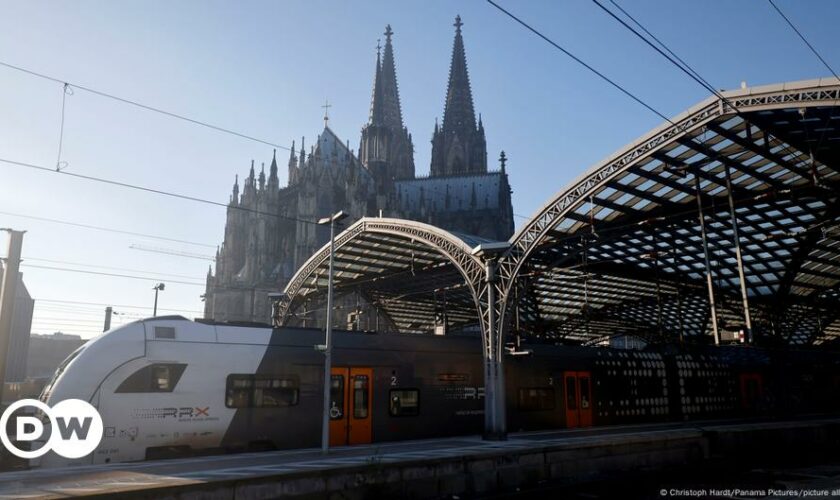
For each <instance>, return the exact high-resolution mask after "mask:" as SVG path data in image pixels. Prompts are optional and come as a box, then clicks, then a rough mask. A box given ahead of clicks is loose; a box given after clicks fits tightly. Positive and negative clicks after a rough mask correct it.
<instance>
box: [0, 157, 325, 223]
mask: <svg viewBox="0 0 840 500" xmlns="http://www.w3.org/2000/svg"><path fill="white" fill-rule="evenodd" d="M0 163H5V164H7V165H13V166H18V167H24V168H30V169H33V170H38V171H41V172H50V173H55V174H60V175H67V176H70V177H75V178H77V179H84V180H88V181H93V182H100V183H103V184H108V185H112V186H119V187H124V188H128V189H135V190H138V191H144V192H147V193H155V194H160V195H164V196H170V197H172V198H178V199H182V200H187V201H194V202H196V203H205V204H208V205H213V206H217V207H223V208H232V209H234V210H242V211H244V212H249V213H253V214H256V215H265V216H270V217H276V218H278V219H285V220H290V221H294V222H303V223H305V224H312V225H316V224H317V222H315V221H311V220H306V219H299V218H297V217H290V216H287V215H283V214H277V213H270V212H263V211H262V210H256V209H253V208H248V207H243V206H240V205H234V204H230V203H222V202H219V201H213V200H208V199H205V198H198V197H196V196H190V195H186V194H181V193H175V192H172V191H164V190H162V189H156V188H150V187H145V186H139V185H137V184H130V183H128V182H122V181H115V180H112V179H105V178H102V177H96V176H93V175H84V174H79V173H76V172H67V171H65V170H58V171H57V170H55V169H52V168H48V167H45V166H43V165H36V164H34V163H27V162H22V161H15V160H10V159H8V158H0Z"/></svg>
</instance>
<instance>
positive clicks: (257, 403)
mask: <svg viewBox="0 0 840 500" xmlns="http://www.w3.org/2000/svg"><path fill="white" fill-rule="evenodd" d="M299 397H300V383H299V382H298V379H297V377H277V376H272V375H244V374H243V375H239V374H234V375H228V378H227V387H226V391H225V406H227V407H228V408H280V407H284V406H295V405H296V404H298V398H299Z"/></svg>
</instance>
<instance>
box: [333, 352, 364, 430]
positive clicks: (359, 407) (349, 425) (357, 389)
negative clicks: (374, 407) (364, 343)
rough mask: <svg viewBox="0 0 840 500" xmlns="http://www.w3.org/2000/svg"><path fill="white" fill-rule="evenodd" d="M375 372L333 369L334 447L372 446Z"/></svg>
mask: <svg viewBox="0 0 840 500" xmlns="http://www.w3.org/2000/svg"><path fill="white" fill-rule="evenodd" d="M372 381H373V370H372V369H371V368H345V367H337V368H335V367H334V368H333V369H332V377H331V384H332V388H331V390H330V446H345V445H348V444H365V443H370V442H371V437H372V428H373V426H372V425H371V421H372V412H371V400H372V399H373V398H372V397H371V396H372V392H373V387H372V385H373V384H372Z"/></svg>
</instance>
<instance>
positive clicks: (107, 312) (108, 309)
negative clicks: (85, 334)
mask: <svg viewBox="0 0 840 500" xmlns="http://www.w3.org/2000/svg"><path fill="white" fill-rule="evenodd" d="M113 312H114V308H113V307H111V306H108V307H106V308H105V326H104V327H103V328H102V331H103V332H107V331H108V330H110V329H111V314H112V313H113Z"/></svg>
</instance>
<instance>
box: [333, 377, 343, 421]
mask: <svg viewBox="0 0 840 500" xmlns="http://www.w3.org/2000/svg"><path fill="white" fill-rule="evenodd" d="M342 418H344V376H343V375H332V376H331V377H330V419H332V420H339V419H342Z"/></svg>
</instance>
